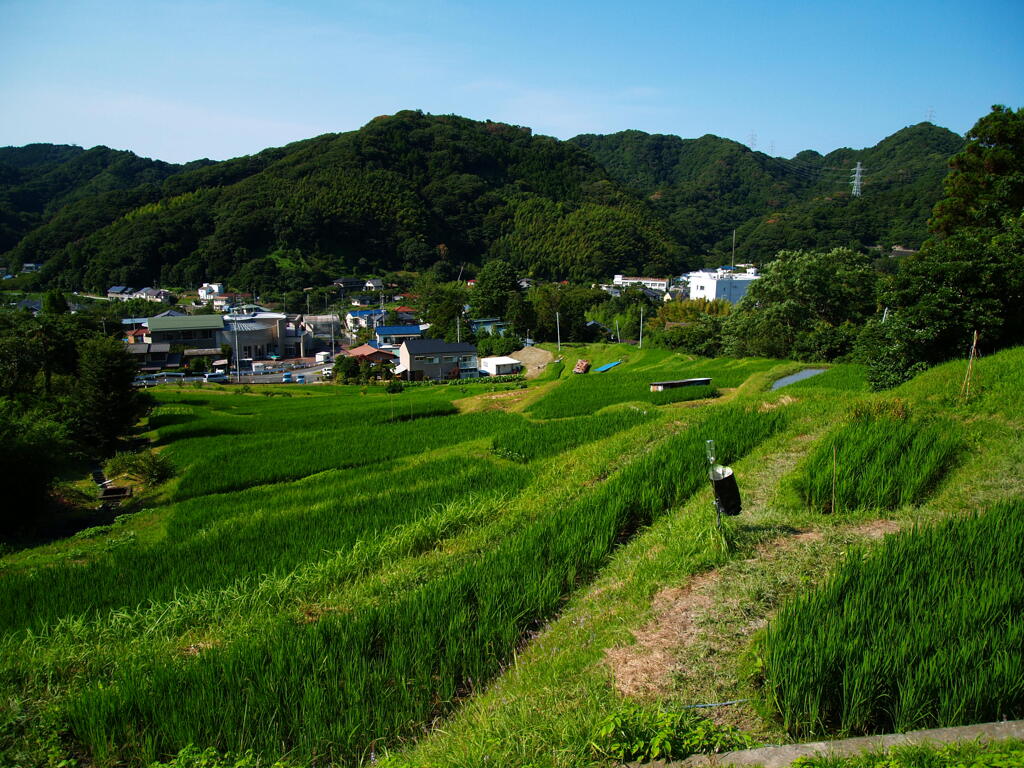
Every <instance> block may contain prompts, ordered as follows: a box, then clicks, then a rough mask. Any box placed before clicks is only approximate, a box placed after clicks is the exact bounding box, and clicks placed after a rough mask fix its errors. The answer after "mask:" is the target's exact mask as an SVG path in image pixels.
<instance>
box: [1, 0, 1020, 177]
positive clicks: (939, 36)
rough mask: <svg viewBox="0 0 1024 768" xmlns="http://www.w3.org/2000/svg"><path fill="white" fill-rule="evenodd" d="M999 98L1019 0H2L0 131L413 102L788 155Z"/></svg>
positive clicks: (236, 143) (166, 147)
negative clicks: (724, 142)
mask: <svg viewBox="0 0 1024 768" xmlns="http://www.w3.org/2000/svg"><path fill="white" fill-rule="evenodd" d="M996 103H1000V104H1006V105H1008V106H1011V107H1014V108H1017V107H1020V106H1024V0H974V1H973V2H944V1H943V0H936V1H934V2H900V0H891V1H890V2H876V1H875V0H845V2H832V0H819V1H818V2H813V1H811V0H808V1H807V2H786V1H785V0H779V1H777V2H750V1H747V0H736V1H732V0H709V1H708V2H696V1H695V0H689V1H687V0H676V2H668V1H666V2H644V0H639V1H636V2H616V3H610V2H603V1H601V0H590V1H586V0H548V1H547V2H538V1H535V0H521V1H520V2H503V3H497V2H485V1H484V0H478V1H477V2H469V0H451V1H441V2H413V1H412V0H397V1H391V0H365V1H361V0H337V2H329V1H327V0H324V1H323V2H313V1H311V0H310V1H304V0H294V1H293V2H287V3H286V2H278V1H276V0H245V1H243V0H221V1H213V2H200V1H199V0H183V1H182V2H167V1H165V0H156V1H153V2H151V1H149V0H134V1H133V2H126V1H125V0H111V1H110V2H99V1H97V0H88V1H82V2H76V1H75V0H29V1H26V0H0V146H3V145H15V146H20V145H22V144H27V143H30V142H36V141H46V142H55V143H68V144H80V145H82V146H85V147H90V146H93V145H96V144H105V145H107V146H110V147H114V148H117V149H130V150H132V151H134V152H136V153H137V154H139V155H143V156H147V157H155V158H159V159H163V160H169V161H174V162H184V161H188V160H193V159H196V158H200V157H210V158H213V159H224V158H228V157H234V156H237V155H243V154H249V153H252V152H256V151H259V150H260V149H262V148H264V147H268V146H279V145H281V144H285V143H287V142H289V141H295V140H298V139H303V138H308V137H311V136H315V135H319V134H321V133H326V132H333V131H347V130H352V129H355V128H358V127H359V126H361V125H363V124H365V123H366V122H368V121H369V120H370V119H372V118H373V117H375V116H377V115H382V114H390V113H393V112H396V111H398V110H400V109H422V110H423V111H425V112H432V113H456V114H460V115H465V116H467V117H472V118H477V119H485V118H489V119H493V120H500V121H503V122H509V123H515V124H519V125H527V126H530V127H531V128H533V129H534V131H535V132H537V133H543V134H548V135H552V136H557V137H559V138H569V137H571V136H574V135H576V134H579V133H612V132H615V131H620V130H624V129H627V128H638V129H640V130H644V131H648V132H651V133H672V134H677V135H679V136H683V137H684V138H692V137H697V136H701V135H703V134H705V133H713V134H716V135H719V136H725V137H728V138H732V139H736V140H738V141H741V142H743V143H744V144H748V145H751V144H753V145H755V146H756V148H757V149H759V150H762V151H766V152H767V151H773V153H774V154H776V155H780V156H786V157H789V156H792V155H793V154H794V153H796V152H798V151H800V150H802V149H816V150H818V151H821V152H827V151H830V150H833V149H836V148H838V147H854V148H860V147H865V146H870V145H873V144H875V143H876V142H877V141H878V140H879V139H881V138H883V137H885V136H887V135H889V134H891V133H893V132H895V131H897V130H899V129H900V128H902V127H903V126H906V125H911V124H913V123H918V122H921V121H922V120H925V119H926V118H927V117H928V116H929V114H931V115H933V118H932V119H933V122H935V123H937V124H939V125H943V126H946V127H948V128H950V129H952V130H954V131H957V132H958V133H963V132H965V131H966V130H967V129H969V128H970V127H971V125H973V124H974V122H975V121H976V120H977V119H978V118H979V117H981V116H982V115H983V114H985V113H987V112H988V110H989V107H990V106H991V105H992V104H996ZM755 135H756V140H754V139H753V137H754V136H755Z"/></svg>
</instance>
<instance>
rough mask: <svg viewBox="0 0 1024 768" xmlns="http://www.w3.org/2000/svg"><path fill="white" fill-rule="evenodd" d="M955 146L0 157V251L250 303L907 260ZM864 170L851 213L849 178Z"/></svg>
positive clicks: (514, 131) (396, 124) (379, 131)
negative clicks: (813, 248) (464, 273)
mask: <svg viewBox="0 0 1024 768" xmlns="http://www.w3.org/2000/svg"><path fill="white" fill-rule="evenodd" d="M961 143H962V139H961V138H960V137H958V136H956V135H955V134H952V133H950V132H949V131H946V130H944V129H941V128H937V127H935V126H932V125H930V124H921V125H918V126H913V127H911V128H907V129H904V130H903V131H900V132H899V133H897V134H894V135H893V136H891V137H889V138H888V139H886V140H885V141H883V142H881V143H880V144H879V145H878V146H876V147H874V148H871V149H866V150H861V151H853V150H837V151H836V152H833V153H831V154H829V155H826V156H824V157H822V156H820V155H818V154H816V153H813V152H803V153H801V154H799V155H797V156H796V157H795V158H793V159H792V160H784V159H780V158H771V157H768V156H767V155H764V154H762V153H758V152H751V151H750V150H749V149H747V148H746V147H744V146H742V145H740V144H737V143H735V142H732V141H727V140H724V139H719V138H717V137H714V136H705V137H703V138H700V139H695V140H684V139H680V138H678V137H675V136H650V135H648V134H644V133H641V132H638V131H627V132H624V133H620V134H614V135H611V136H579V137H576V138H575V139H573V140H571V141H567V142H566V141H559V140H557V139H553V138H550V137H544V136H534V135H533V134H532V133H531V131H530V130H529V129H528V128H522V127H518V126H510V125H505V124H501V123H493V122H489V121H488V122H478V121H473V120H468V119H466V118H461V117H457V116H431V115H425V114H423V113H421V112H412V111H406V112H399V113H398V114H396V115H392V116H384V117H379V118H376V119H374V120H372V121H371V122H370V123H368V124H367V125H366V126H364V127H363V128H361V129H359V130H357V131H351V132H347V133H340V134H325V135H323V136H319V137H316V138H313V139H308V140H305V141H299V142H296V143H294V144H290V145H288V146H285V147H280V148H272V149H267V150H264V151H263V152H261V153H259V154H257V155H253V156H250V157H242V158H236V159H234V160H228V161H224V162H219V163H211V162H210V161H197V162H196V163H191V164H189V165H186V166H175V165H169V164H167V163H160V162H157V161H151V160H146V159H143V158H138V157H136V156H135V155H133V154H131V153H129V152H115V151H113V150H110V149H107V148H105V147H96V148H94V149H91V150H82V149H80V148H78V147H61V146H52V145H31V146H29V147H24V148H20V149H14V148H4V149H0V217H2V227H3V231H2V235H0V236H2V237H3V238H5V239H3V240H2V241H0V250H5V251H6V260H7V261H8V262H9V263H11V264H14V265H17V264H20V263H21V262H26V261H42V262H44V264H45V265H44V268H43V271H42V272H41V273H39V275H38V277H37V278H35V279H36V280H37V281H38V282H39V283H41V284H45V285H48V286H54V287H62V288H66V289H70V288H88V289H94V290H98V289H102V288H105V287H107V286H108V285H111V284H115V283H122V284H130V285H142V284H159V285H164V286H170V287H174V286H182V287H184V286H193V285H195V284H197V283H199V282H202V281H204V280H214V279H222V280H227V281H228V283H229V284H231V285H232V286H234V287H236V288H246V289H249V288H254V289H256V290H257V291H258V292H269V291H277V290H287V289H295V288H301V287H304V286H308V285H314V284H318V283H321V284H322V283H324V282H329V280H330V279H333V278H335V277H338V276H339V275H342V274H347V273H353V272H358V273H368V272H378V273H379V272H384V271H389V270H397V269H409V270H423V269H427V268H430V267H431V266H433V265H435V264H438V263H439V262H440V264H439V267H438V271H439V272H440V273H441V274H443V273H444V271H445V268H454V269H455V270H457V269H458V267H459V266H460V265H469V266H470V267H472V266H473V265H480V264H481V263H483V262H484V261H486V260H488V259H490V258H495V257H501V258H503V259H506V260H507V261H509V262H510V263H511V264H512V265H513V266H514V267H515V269H516V270H517V271H518V272H519V273H520V274H524V275H532V276H534V277H540V278H557V279H569V280H574V281H591V280H597V279H604V278H607V277H610V276H611V275H612V274H613V273H615V272H620V271H626V272H633V271H645V272H652V273H656V274H672V273H676V274H678V273H679V272H680V271H682V270H685V269H688V268H690V267H693V266H699V265H701V264H702V263H703V261H704V259H705V257H706V255H707V254H708V253H713V254H715V256H714V257H715V258H717V257H718V256H719V255H720V253H721V252H722V251H723V250H727V245H726V244H727V243H728V242H729V240H730V236H731V231H732V229H733V228H737V229H738V230H739V255H741V256H744V257H749V258H753V259H755V260H758V261H761V260H764V259H766V258H770V257H771V256H772V255H773V254H774V253H775V251H777V250H779V249H780V248H783V247H788V248H792V247H801V246H808V245H829V246H832V245H850V244H853V245H856V246H866V245H873V244H875V243H876V242H882V243H886V242H892V243H896V242H899V243H904V244H907V245H916V244H917V243H919V242H920V240H921V239H922V238H923V237H924V232H925V221H926V220H927V216H928V214H929V212H930V210H931V207H932V205H933V204H934V202H935V200H937V199H938V196H939V194H940V192H941V179H942V177H943V176H944V175H945V172H946V169H947V165H946V162H947V158H948V156H949V155H951V154H952V153H953V152H955V151H956V150H957V149H958V148H959V146H960V145H961ZM858 160H860V161H861V162H862V163H863V164H864V165H865V166H866V167H867V168H868V172H867V175H866V176H865V182H864V195H863V197H861V198H858V199H852V198H851V197H850V192H849V185H848V184H847V181H848V177H849V168H852V167H853V165H854V164H855V163H856V162H857V161H858Z"/></svg>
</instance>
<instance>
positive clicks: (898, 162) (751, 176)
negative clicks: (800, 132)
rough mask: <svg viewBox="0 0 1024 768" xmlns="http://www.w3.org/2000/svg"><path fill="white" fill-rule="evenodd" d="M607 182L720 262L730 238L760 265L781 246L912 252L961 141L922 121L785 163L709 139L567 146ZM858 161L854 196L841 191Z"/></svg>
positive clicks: (592, 139)
mask: <svg viewBox="0 0 1024 768" xmlns="http://www.w3.org/2000/svg"><path fill="white" fill-rule="evenodd" d="M571 141H572V142H573V143H574V144H577V145H579V146H581V147H583V148H584V149H586V150H587V151H588V152H590V153H591V154H592V155H593V156H594V157H595V158H596V159H597V160H598V161H599V162H600V163H602V164H603V165H604V167H605V168H606V169H607V170H608V173H609V174H610V175H611V177H612V178H613V179H615V180H616V181H619V182H620V183H622V184H624V185H626V186H627V187H628V188H630V189H634V190H637V191H639V192H641V193H642V194H644V195H645V196H646V197H647V198H648V199H650V200H651V201H652V203H653V204H654V207H655V209H656V211H657V212H659V213H661V214H662V215H663V216H664V217H665V218H666V219H667V220H668V222H669V223H670V225H671V227H672V233H673V235H674V236H675V237H676V239H677V241H678V242H679V243H680V244H681V245H683V246H684V247H686V248H689V249H690V250H692V251H694V252H698V253H705V254H710V255H712V256H713V257H714V258H712V259H711V262H712V263H715V264H720V263H722V262H723V260H724V258H725V255H726V254H729V253H730V252H731V246H732V230H733V229H735V230H736V232H737V249H736V255H737V258H738V259H740V260H742V261H756V262H763V261H765V260H767V259H770V258H771V257H772V255H773V254H774V253H776V252H777V251H779V250H783V249H787V248H829V247H837V246H838V247H852V248H866V247H871V246H873V245H877V244H881V245H904V246H908V247H912V248H916V247H918V246H920V245H921V243H922V242H923V241H924V240H925V238H926V237H927V235H928V229H927V221H928V216H929V214H930V213H931V210H932V207H933V206H934V205H935V203H936V202H937V201H938V200H939V198H940V197H941V195H942V180H943V178H944V177H945V175H946V172H947V170H948V161H949V157H950V155H952V154H954V153H955V152H957V151H958V150H959V149H960V148H961V146H963V138H962V137H960V136H958V135H957V134H955V133H953V132H952V131H949V130H947V129H945V128H939V127H938V126H935V125H932V124H931V123H920V124H918V125H913V126H910V127H907V128H904V129H902V130H900V131H897V132H896V133H894V134H893V135H892V136H889V137H888V138H886V139H883V140H882V141H881V142H879V143H878V144H877V145H876V146H874V147H870V148H867V149H863V150H852V149H837V150H835V151H834V152H830V153H829V154H827V155H820V154H818V153H817V152H813V151H804V152H801V153H799V154H797V155H796V156H795V157H793V158H792V159H788V160H787V159H784V158H779V157H771V156H769V155H766V154H764V153H763V152H754V151H752V150H750V149H748V148H747V147H745V146H743V145H742V144H739V143H737V142H734V141H728V140H726V139H720V138H718V137H717V136H703V137H701V138H699V139H681V138H679V137H678V136H664V135H650V134H646V133H643V132H641V131H623V132H621V133H616V134H611V135H608V136H594V135H582V136H577V137H575V138H574V139H571ZM858 162H860V163H861V164H862V166H863V167H864V168H865V169H866V172H865V174H864V182H863V194H862V195H861V196H860V197H853V195H852V189H851V186H850V184H849V181H850V177H851V175H852V170H853V169H854V168H855V167H856V165H857V163H858Z"/></svg>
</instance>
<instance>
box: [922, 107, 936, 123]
mask: <svg viewBox="0 0 1024 768" xmlns="http://www.w3.org/2000/svg"><path fill="white" fill-rule="evenodd" d="M924 119H925V120H927V121H928V122H929V123H934V122H935V108H934V107H928V111H927V112H925V113H924Z"/></svg>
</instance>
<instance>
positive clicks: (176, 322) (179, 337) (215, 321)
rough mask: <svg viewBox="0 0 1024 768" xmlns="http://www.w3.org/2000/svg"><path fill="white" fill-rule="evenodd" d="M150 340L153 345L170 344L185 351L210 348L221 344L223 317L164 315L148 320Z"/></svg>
mask: <svg viewBox="0 0 1024 768" xmlns="http://www.w3.org/2000/svg"><path fill="white" fill-rule="evenodd" d="M148 325H149V334H148V336H147V337H148V338H149V339H150V340H151V341H152V343H153V344H169V345H171V346H181V347H184V348H185V349H195V348H199V347H201V348H210V347H216V346H219V345H220V344H221V342H220V340H219V337H220V334H221V333H222V332H223V330H224V317H223V316H222V315H163V316H157V317H151V318H149V320H148Z"/></svg>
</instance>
